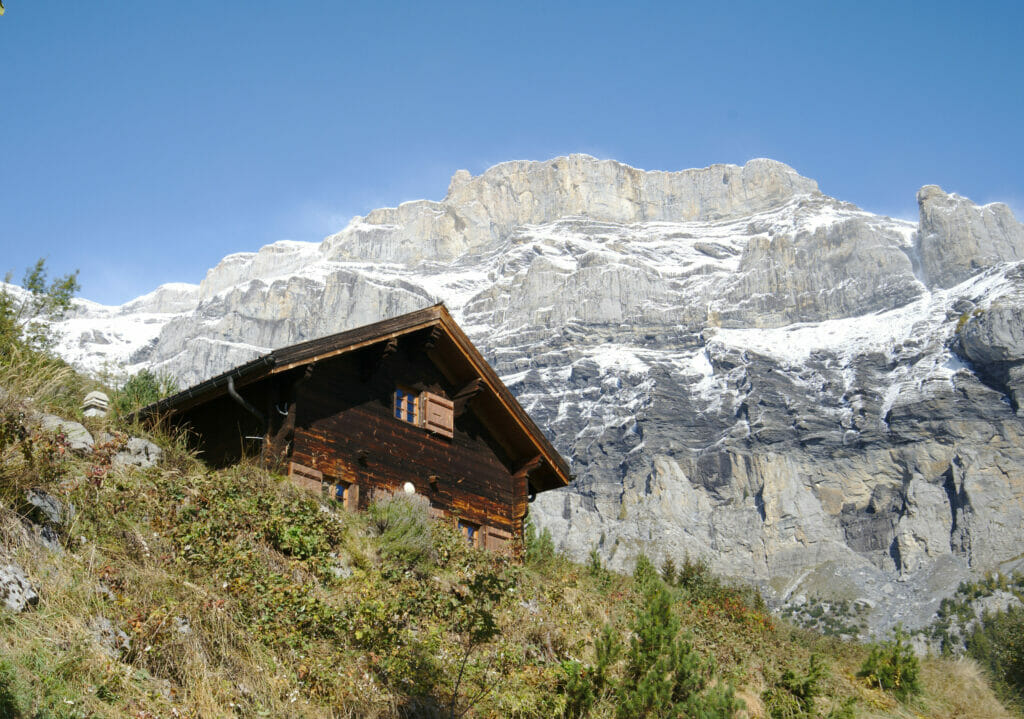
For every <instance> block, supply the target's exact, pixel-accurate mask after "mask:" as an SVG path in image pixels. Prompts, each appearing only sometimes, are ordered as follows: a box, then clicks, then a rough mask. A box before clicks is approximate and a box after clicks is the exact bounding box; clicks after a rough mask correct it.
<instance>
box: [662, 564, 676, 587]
mask: <svg viewBox="0 0 1024 719" xmlns="http://www.w3.org/2000/svg"><path fill="white" fill-rule="evenodd" d="M661 579H662V581H664V582H665V584H668V585H669V586H672V587H674V586H675V585H676V579H677V572H676V563H675V561H673V559H672V557H665V561H664V562H662V564H661Z"/></svg>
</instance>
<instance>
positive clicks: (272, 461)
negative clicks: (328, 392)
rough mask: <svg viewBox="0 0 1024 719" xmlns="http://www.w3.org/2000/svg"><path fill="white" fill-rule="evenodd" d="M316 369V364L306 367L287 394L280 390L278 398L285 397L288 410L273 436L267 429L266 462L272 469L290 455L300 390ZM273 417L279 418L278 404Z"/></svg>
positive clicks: (268, 428)
mask: <svg viewBox="0 0 1024 719" xmlns="http://www.w3.org/2000/svg"><path fill="white" fill-rule="evenodd" d="M314 369H316V363H313V364H309V365H306V369H305V370H304V371H303V373H302V376H301V377H298V378H296V379H294V380H293V381H292V382H289V383H288V387H287V390H286V391H285V392H281V391H280V388H278V393H277V394H278V398H280V395H281V394H284V395H285V401H286V403H287V409H286V410H284V412H285V414H284V420H283V421H282V422H281V426H280V427H279V428H278V430H277V431H276V432H274V433H273V435H271V430H270V426H269V424H268V427H267V437H266V446H267V455H266V461H267V465H268V466H269V467H271V468H272V469H276V468H278V467H280V465H281V463H282V462H283V461H284V458H285V455H286V454H287V453H288V445H289V444H290V443H291V441H292V439H293V438H294V437H295V420H296V417H297V416H298V406H297V405H298V397H299V389H300V388H301V387H302V385H303V384H305V383H306V382H308V381H309V379H310V377H312V376H313V370H314ZM275 399H277V398H275ZM273 415H278V416H279V410H278V408H277V405H276V403H275V405H274V408H273ZM275 419H276V417H275Z"/></svg>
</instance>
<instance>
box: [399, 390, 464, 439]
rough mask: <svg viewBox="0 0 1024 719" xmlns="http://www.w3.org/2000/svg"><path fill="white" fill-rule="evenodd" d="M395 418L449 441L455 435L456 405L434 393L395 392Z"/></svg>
mask: <svg viewBox="0 0 1024 719" xmlns="http://www.w3.org/2000/svg"><path fill="white" fill-rule="evenodd" d="M394 412H395V417H396V418H397V419H400V420H402V421H403V422H408V423H409V424H414V425H416V426H417V427H423V428H424V429H425V430H427V431H428V432H433V433H434V434H440V435H443V436H445V437H448V438H449V439H450V438H451V437H453V436H454V434H455V404H454V403H453V402H452V401H451V400H450V399H446V398H445V397H442V396H441V395H439V394H434V393H433V392H414V391H411V390H407V389H402V388H401V387H400V388H398V389H396V390H395V406H394Z"/></svg>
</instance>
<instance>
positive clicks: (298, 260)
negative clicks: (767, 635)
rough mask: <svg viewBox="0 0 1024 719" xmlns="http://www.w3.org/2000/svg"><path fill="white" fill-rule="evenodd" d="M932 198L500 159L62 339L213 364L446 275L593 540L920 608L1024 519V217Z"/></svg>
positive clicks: (567, 540)
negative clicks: (869, 200)
mask: <svg viewBox="0 0 1024 719" xmlns="http://www.w3.org/2000/svg"><path fill="white" fill-rule="evenodd" d="M918 202H919V209H920V215H921V220H920V221H919V222H918V223H917V224H916V225H915V224H914V223H912V222H909V221H905V220H898V219H892V218H887V217H882V216H878V215H875V214H873V213H870V212H866V211H864V210H861V209H860V208H857V207H856V206H854V205H851V204H849V203H844V202H842V201H839V200H836V199H834V198H830V197H828V196H826V195H823V194H821V193H820V191H819V190H818V188H817V184H816V183H815V182H814V181H813V180H809V179H807V178H802V177H800V175H798V174H797V173H796V171H795V170H793V169H792V168H789V167H787V166H785V165H783V164H782V163H777V162H775V161H771V160H756V161H751V162H748V163H747V164H746V165H744V166H743V167H739V166H735V165H712V166H710V167H708V168H702V169H699V170H689V171H681V172H679V173H666V172H662V171H654V172H645V171H641V170H636V169H634V168H629V167H628V166H626V165H622V164H621V163H616V162H614V161H602V160H596V159H594V158H590V157H587V156H569V157H565V158H555V159H552V160H549V161H546V162H543V163H530V162H519V161H517V162H511V163H502V164H501V165H497V166H495V167H494V168H491V169H489V170H487V171H485V172H484V173H482V174H481V175H478V176H476V177H472V176H469V173H466V172H464V171H459V172H456V173H455V174H454V175H453V178H452V182H451V183H450V185H449V189H448V193H447V195H446V196H445V198H444V199H443V200H442V201H440V202H432V201H425V200H420V201H414V202H412V203H403V204H402V205H399V206H398V207H397V208H383V209H381V210H375V211H373V212H371V213H368V214H367V215H366V216H365V217H356V218H354V219H353V220H352V222H351V223H350V224H349V225H348V226H347V227H346V228H345V229H344V230H342V231H341V232H339V233H336V234H334V235H330V236H328V237H327V238H325V240H324V241H323V242H321V243H319V244H317V243H296V242H283V243H275V244H272V245H268V246H266V247H264V248H262V249H261V250H260V251H259V252H256V253H239V254H235V255H229V256H228V257H226V258H225V259H224V260H222V261H221V263H219V264H218V265H217V266H216V267H214V268H211V270H210V271H209V272H208V273H207V276H206V277H205V278H204V280H203V283H201V284H200V285H199V286H183V285H174V286H164V287H163V288H158V290H156V291H154V293H150V295H148V296H144V298H138V299H136V300H133V301H132V302H131V303H126V305H123V306H121V307H120V308H104V309H102V310H101V309H99V308H97V307H91V308H90V307H88V306H86V305H83V309H82V310H81V311H80V312H79V313H78V315H77V316H75V317H72V318H70V319H68V320H67V321H66V322H65V323H64V325H63V328H64V329H65V332H66V334H65V340H64V342H63V344H62V347H61V351H62V353H63V354H64V356H65V357H67V358H69V359H70V360H72V361H74V362H76V363H78V364H79V365H80V366H84V367H91V368H92V369H93V370H94V371H95V370H97V369H99V366H100V365H101V364H102V362H103V361H104V360H106V361H107V362H109V363H111V364H116V363H125V364H127V365H128V366H130V367H132V368H136V369H137V368H141V367H144V366H145V367H151V368H157V369H160V368H162V369H167V370H169V371H171V372H173V373H174V374H176V375H177V376H178V377H179V378H180V379H181V380H182V381H183V382H184V383H186V384H189V383H192V382H194V381H198V380H200V379H202V378H204V377H205V376H209V375H211V374H214V373H216V372H218V371H221V370H223V369H227V368H228V367H230V366H233V365H235V364H239V363H241V362H243V361H246V360H248V359H251V358H252V357H253V356H255V354H258V353H260V352H264V351H269V350H270V349H273V348H274V347H278V346H284V345H288V344H292V343H294V342H298V341H301V340H303V339H309V338H312V337H315V336H320V335H323V334H327V333H329V332H336V331H341V330H344V329H348V328H350V327H354V326H358V325H361V324H366V323H369V322H372V321H376V320H379V319H382V318H385V317H388V316H395V315H398V314H402V313H404V312H408V311H412V310H415V309H419V308H421V307H423V306H426V305H428V304H433V303H434V302H436V301H438V300H443V301H446V302H447V303H448V305H449V307H450V309H451V310H452V312H453V314H454V315H455V316H456V318H457V320H458V321H459V322H460V324H462V325H463V327H464V328H465V329H466V331H467V333H468V334H469V335H470V337H471V338H472V339H473V340H474V342H475V343H477V344H478V346H480V347H481V349H482V351H483V352H484V354H485V356H487V358H488V360H489V361H490V362H491V363H492V364H493V365H494V366H495V368H496V370H497V371H498V372H499V375H501V376H502V378H503V379H504V380H505V381H506V383H508V384H509V386H510V387H511V388H512V389H513V391H514V392H515V393H516V394H517V396H519V398H520V401H521V402H522V403H523V404H524V406H525V407H526V409H527V410H528V411H530V412H531V414H533V415H534V417H535V418H536V419H537V421H538V424H539V425H540V426H542V427H545V428H547V429H548V431H549V432H550V433H551V435H552V439H553V440H554V441H555V443H556V446H558V448H559V449H560V451H562V452H563V453H564V454H565V455H566V456H567V457H569V458H570V459H571V461H572V462H573V467H574V471H575V472H576V474H577V475H578V476H579V481H578V482H577V483H576V486H574V487H573V488H571V489H570V490H568V491H565V492H559V493H549V494H548V495H543V496H541V497H540V498H539V499H538V501H537V502H536V503H535V504H534V505H533V511H534V514H535V516H536V518H537V520H538V522H539V523H540V524H541V525H543V526H546V527H548V528H549V529H550V531H551V532H552V533H553V536H554V537H555V539H556V541H557V542H558V543H559V544H560V545H561V546H562V547H563V549H564V550H565V551H567V552H569V553H570V554H571V555H572V556H575V557H577V558H582V557H584V556H586V554H587V553H589V551H590V549H591V548H594V547H596V548H597V549H598V550H599V552H601V553H602V555H603V556H605V558H606V559H607V560H608V561H609V562H610V564H611V565H612V566H618V567H626V566H629V564H630V563H631V561H632V559H633V558H634V557H635V556H636V555H637V553H638V552H641V551H644V552H647V553H649V554H653V555H654V556H655V558H656V559H657V558H663V557H667V556H682V555H687V554H689V555H693V556H701V557H705V558H707V559H708V560H709V561H710V562H711V563H712V566H713V567H714V568H715V569H716V570H718V571H721V572H723V573H726V574H729V575H733V576H739V577H744V578H746V579H751V580H754V581H756V582H759V583H760V584H761V585H762V588H763V589H764V590H765V591H766V592H767V593H768V594H769V596H772V597H774V598H775V600H776V601H778V602H785V601H788V600H789V599H790V598H792V597H794V596H797V595H799V594H800V593H808V592H824V591H825V590H826V589H830V590H838V591H840V593H844V594H849V595H850V596H849V598H851V599H864V600H865V601H868V602H870V603H872V604H873V605H874V606H876V607H877V608H878V611H876V612H875V615H874V616H875V617H876V619H875V623H874V624H873V627H874V628H876V629H883V628H884V627H885V626H887V625H888V624H891V623H892V622H893V621H897V620H901V619H902V620H903V621H904V622H905V623H907V624H909V625H920V624H922V623H924V622H925V621H926V620H927V618H928V617H929V616H930V614H931V612H932V611H934V607H935V605H936V604H937V602H938V600H939V599H940V598H941V597H942V596H943V595H944V594H948V593H950V592H951V591H952V589H953V588H955V586H956V584H957V583H958V582H959V581H960V580H961V579H962V578H965V577H968V576H972V575H976V574H977V573H979V572H983V571H985V570H986V569H994V568H1001V569H1003V570H1006V569H1008V568H1012V560H1013V557H1014V556H1017V557H1018V558H1017V560H1016V561H1017V562H1018V563H1019V556H1018V555H1019V554H1020V548H1021V547H1024V536H1022V535H1021V532H1022V530H1021V529H1020V527H1021V526H1024V487H1022V486H1021V485H1022V482H1020V481H1019V480H1016V481H1011V480H1012V476H1017V477H1019V476H1020V475H1019V474H1017V475H1014V474H1013V473H1014V472H1019V471H1020V470H1021V468H1024V453H1022V452H1021V451H1020V450H1019V448H1017V446H1016V445H1017V444H1019V443H1017V440H1016V438H1017V437H1019V436H1020V435H1021V434H1024V426H1022V421H1021V418H1020V417H1019V416H1018V409H1019V406H1018V404H1017V397H1018V392H1020V391H1021V389H1024V384H1022V380H1024V374H1022V372H1024V371H1022V370H1021V366H1022V361H1024V341H1021V339H1020V338H1018V337H1017V336H1016V335H1014V333H1013V332H1012V330H1011V329H1009V328H1010V327H1012V324H1013V318H1015V317H1019V314H1017V313H1019V310H1020V308H1021V307H1022V306H1024V297H1022V292H1021V284H1022V283H1021V281H1020V275H1021V273H1022V272H1024V270H1022V269H1021V268H1022V265H1020V264H1018V263H1019V261H1020V260H1021V259H1024V227H1022V226H1021V225H1020V224H1019V223H1017V222H1016V220H1015V218H1013V215H1012V213H1010V211H1009V209H1008V208H1006V206H1005V205H1000V204H998V203H996V204H991V205H985V206H983V207H978V206H976V205H974V204H973V203H970V201H969V200H966V198H962V197H960V196H957V195H950V194H946V193H945V192H942V191H941V189H939V188H937V187H936V186H925V187H924V188H922V190H921V191H920V192H919V193H918ZM403 208H404V209H403ZM145 297H150V299H149V300H145ZM144 300H145V301H144ZM992 348H996V349H992ZM1015 443H1016V444H1015ZM1004 470H1005V472H1004ZM1006 472H1009V473H1010V474H1009V475H1006ZM1004 475H1006V476H1005V477H1004ZM1011 475H1012V476H1011ZM1008 561H1009V564H1007V563H1006V562H1008Z"/></svg>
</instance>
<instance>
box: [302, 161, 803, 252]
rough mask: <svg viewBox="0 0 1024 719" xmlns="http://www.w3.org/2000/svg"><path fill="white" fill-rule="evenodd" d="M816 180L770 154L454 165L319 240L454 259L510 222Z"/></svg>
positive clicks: (704, 216) (670, 205) (635, 212)
mask: <svg viewBox="0 0 1024 719" xmlns="http://www.w3.org/2000/svg"><path fill="white" fill-rule="evenodd" d="M817 189H818V186H817V183H815V182H814V181H813V180H808V179H807V178H804V177H800V176H799V175H798V174H797V173H796V172H794V171H793V169H792V168H790V167H787V166H786V165H783V164H782V163H779V162H774V161H772V160H751V161H750V162H748V163H747V164H746V165H744V166H743V167H742V168H741V167H736V166H735V165H712V166H711V167H706V168H704V169H702V170H684V171H682V172H645V171H643V170H637V169H635V168H632V167H629V166H628V165H623V164H621V163H618V162H614V161H612V160H604V161H600V160H596V159H594V158H593V157H589V156H587V155H571V156H569V157H559V158H556V159H554V160H549V161H548V162H506V163H502V164H500V165H496V166H494V167H492V168H491V169H489V170H487V172H485V173H484V174H482V175H480V176H479V177H475V178H474V177H471V176H470V174H469V173H468V172H466V171H465V170H460V171H458V172H456V173H455V176H454V177H453V178H452V181H451V184H450V186H449V187H448V195H447V196H446V197H445V199H444V200H442V201H441V202H428V201H425V200H422V201H418V202H407V203H405V204H402V205H399V206H398V207H394V208H386V209H381V210H374V211H373V212H371V213H370V214H369V215H367V216H366V217H365V218H356V220H355V221H354V222H353V223H352V224H351V225H350V226H349V227H348V228H347V229H345V230H344V231H342V232H340V233H339V234H337V235H333V236H331V237H328V238H327V239H326V240H324V243H323V245H322V246H321V251H322V252H323V254H324V256H325V257H327V258H328V259H335V260H360V261H384V262H400V263H403V264H412V263H416V262H420V261H424V260H426V261H431V262H444V261H448V260H453V259H456V258H458V257H461V256H462V255H464V254H466V253H467V252H470V251H472V250H474V249H475V248H477V247H480V246H482V245H485V244H488V243H490V242H493V241H496V240H497V241H500V240H502V239H504V238H505V237H506V236H507V235H508V234H509V233H510V232H511V231H512V230H513V229H514V228H516V227H521V226H524V225H537V224H543V223H547V222H552V221H554V220H558V219H561V218H563V217H567V216H572V215H584V216H586V217H588V218H590V219H592V220H597V221H599V222H613V223H618V224H630V223H634V222H649V221H658V220H666V221H689V220H720V219H724V218H733V217H742V216H746V215H750V214H754V213H756V212H759V211H762V210H766V209H769V208H772V207H777V206H778V205H780V204H782V203H784V202H785V201H787V200H789V199H791V198H792V197H794V196H796V195H800V194H808V193H812V192H815V191H816V190H817Z"/></svg>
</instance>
